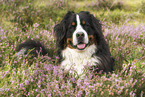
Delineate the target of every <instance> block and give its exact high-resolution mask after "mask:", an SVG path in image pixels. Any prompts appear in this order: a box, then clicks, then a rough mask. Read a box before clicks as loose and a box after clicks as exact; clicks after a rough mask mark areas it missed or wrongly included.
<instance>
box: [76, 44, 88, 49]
mask: <svg viewBox="0 0 145 97" xmlns="http://www.w3.org/2000/svg"><path fill="white" fill-rule="evenodd" d="M85 47H86V44H78V45H77V48H78V49H84V48H85Z"/></svg>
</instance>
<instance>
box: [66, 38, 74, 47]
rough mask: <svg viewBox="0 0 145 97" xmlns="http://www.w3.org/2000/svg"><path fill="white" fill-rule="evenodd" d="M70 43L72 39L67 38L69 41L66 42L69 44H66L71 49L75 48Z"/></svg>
mask: <svg viewBox="0 0 145 97" xmlns="http://www.w3.org/2000/svg"><path fill="white" fill-rule="evenodd" d="M70 41H71V42H72V38H67V41H66V42H67V44H66V46H67V47H70V48H73V47H72V45H71V44H70Z"/></svg>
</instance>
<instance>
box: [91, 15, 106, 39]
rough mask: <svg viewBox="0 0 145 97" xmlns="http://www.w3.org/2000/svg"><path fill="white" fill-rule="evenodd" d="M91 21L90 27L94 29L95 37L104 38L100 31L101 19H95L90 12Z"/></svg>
mask: <svg viewBox="0 0 145 97" xmlns="http://www.w3.org/2000/svg"><path fill="white" fill-rule="evenodd" d="M91 23H92V26H93V27H92V28H93V29H94V30H95V33H96V34H97V35H96V38H100V39H101V38H104V36H103V33H102V24H101V21H100V20H98V19H96V18H95V17H94V16H93V15H92V14H91Z"/></svg>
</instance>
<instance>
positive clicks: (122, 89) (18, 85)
mask: <svg viewBox="0 0 145 97" xmlns="http://www.w3.org/2000/svg"><path fill="white" fill-rule="evenodd" d="M38 25H39V24H35V26H38ZM104 25H105V24H104ZM144 28H145V26H144V25H139V26H137V27H134V26H133V25H126V24H122V25H121V27H117V26H115V25H111V26H110V28H108V27H105V26H103V29H104V35H105V38H106V40H107V41H108V43H109V45H110V49H111V53H112V54H113V56H114V58H115V60H116V63H115V72H113V73H111V74H107V75H106V74H102V75H101V76H100V75H98V76H97V75H96V76H95V77H93V75H92V73H91V72H90V71H87V75H86V78H84V79H80V78H74V77H73V76H66V75H67V73H65V72H63V71H62V70H61V69H60V68H59V66H57V65H55V64H54V63H52V61H51V60H53V59H50V58H47V59H48V60H49V61H46V62H43V61H42V59H43V57H44V56H39V57H38V58H35V59H34V60H33V61H32V65H29V62H30V61H31V59H29V55H26V56H25V55H24V56H23V57H20V58H19V59H17V58H15V57H14V50H15V47H16V44H18V43H19V42H21V41H22V40H25V38H28V37H30V38H32V39H33V38H35V37H38V38H40V39H41V41H44V44H46V46H47V47H48V48H49V49H52V48H53V47H54V44H55V43H54V41H53V37H52V38H49V39H48V37H50V36H51V34H49V32H48V31H47V32H44V31H43V33H42V31H41V30H39V29H38V28H37V27H35V28H31V29H30V30H29V32H28V33H22V32H21V34H20V33H18V34H17V33H15V32H19V31H21V30H19V29H16V28H15V29H14V30H9V31H4V30H3V29H2V27H1V30H0V31H1V33H4V34H0V35H1V37H2V38H1V40H0V41H1V44H0V45H1V48H0V51H1V54H2V56H0V57H1V60H0V62H1V64H3V66H1V70H2V71H1V72H0V75H1V76H0V81H1V88H0V94H1V95H2V96H114V97H115V96H132V97H135V96H141V95H142V96H143V95H144V91H145V90H144V88H145V79H144V78H145V73H144V72H142V71H140V69H139V68H138V67H137V66H136V63H137V62H138V61H140V63H138V64H140V65H143V64H145V63H144V62H143V60H144V59H145V53H144V51H145V49H144V48H145V44H144V43H145V36H144V35H143V34H144V33H145V29H144ZM40 33H41V34H40ZM49 35H50V36H49ZM10 37H12V38H14V39H13V40H11V39H10ZM16 39H17V40H16ZM42 39H43V40H42ZM48 41H49V42H48ZM140 52H142V53H140ZM144 69H145V67H144ZM118 70H119V71H118Z"/></svg>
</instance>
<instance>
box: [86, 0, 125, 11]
mask: <svg viewBox="0 0 145 97" xmlns="http://www.w3.org/2000/svg"><path fill="white" fill-rule="evenodd" d="M88 6H90V7H93V8H95V9H111V10H114V9H117V8H118V9H122V7H123V1H122V0H116V1H114V0H94V1H92V3H90V4H88Z"/></svg>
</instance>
